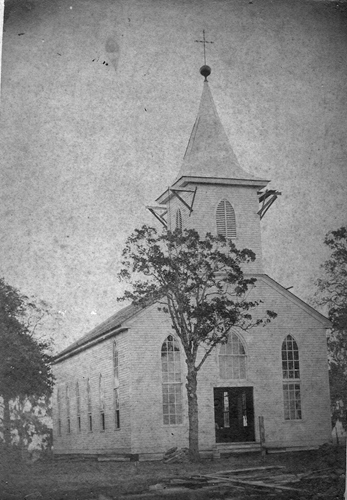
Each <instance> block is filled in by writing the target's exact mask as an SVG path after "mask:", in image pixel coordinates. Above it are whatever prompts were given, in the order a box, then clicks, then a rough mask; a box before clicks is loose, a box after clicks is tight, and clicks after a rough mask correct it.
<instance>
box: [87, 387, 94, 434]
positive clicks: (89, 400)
mask: <svg viewBox="0 0 347 500" xmlns="http://www.w3.org/2000/svg"><path fill="white" fill-rule="evenodd" d="M87 410H88V426H89V432H92V431H93V415H92V394H91V391H90V381H89V378H88V379H87Z"/></svg>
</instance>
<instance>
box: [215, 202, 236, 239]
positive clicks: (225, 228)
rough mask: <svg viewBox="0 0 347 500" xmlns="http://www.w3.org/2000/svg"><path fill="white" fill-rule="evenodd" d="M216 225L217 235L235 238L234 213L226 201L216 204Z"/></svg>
mask: <svg viewBox="0 0 347 500" xmlns="http://www.w3.org/2000/svg"><path fill="white" fill-rule="evenodd" d="M216 223H217V234H220V235H222V236H224V237H225V238H236V220H235V212H234V209H233V207H232V205H231V203H229V201H228V200H222V201H220V202H219V203H218V206H217V211H216Z"/></svg>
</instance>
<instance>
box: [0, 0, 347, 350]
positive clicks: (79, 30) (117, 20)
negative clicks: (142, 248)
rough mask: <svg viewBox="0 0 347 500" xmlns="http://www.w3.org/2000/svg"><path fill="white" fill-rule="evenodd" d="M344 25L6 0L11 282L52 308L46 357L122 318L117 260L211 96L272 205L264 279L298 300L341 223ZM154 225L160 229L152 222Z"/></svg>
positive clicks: (204, 4)
mask: <svg viewBox="0 0 347 500" xmlns="http://www.w3.org/2000/svg"><path fill="white" fill-rule="evenodd" d="M346 25H347V12H346V9H345V7H344V5H343V4H341V3H340V4H338V3H336V2H331V1H327V2H325V1H309V0H291V1H288V0H273V1H271V0H253V1H249V0H216V1H211V0H209V1H208V0H190V1H188V0H181V1H180V0H170V1H168V0H166V1H165V0H161V1H158V0H119V1H116V0H97V1H96V0H89V1H88V0H71V1H67V0H59V1H56V0H23V1H21V0H17V1H15V0H8V2H7V8H6V10H5V25H4V35H3V58H2V91H1V118H0V120H1V122H0V151H1V172H0V175H1V178H0V190H1V203H0V213H1V215H0V238H1V240H0V241H1V266H0V271H1V274H2V275H3V276H4V278H5V279H6V280H7V281H8V282H9V283H10V284H13V285H15V286H16V287H18V288H19V289H20V290H21V291H22V292H23V293H26V294H35V295H36V296H37V297H39V298H41V299H44V300H46V301H48V302H49V303H51V304H52V306H53V307H54V309H55V310H57V311H61V318H62V321H61V331H60V332H59V335H58V336H57V348H62V347H65V346H66V345H67V344H68V343H70V342H72V341H73V340H75V339H76V338H78V337H79V336H80V335H82V334H84V333H86V331H87V330H88V329H90V328H92V327H93V326H95V325H96V324H97V323H99V322H100V321H102V320H104V319H106V318H107V317H108V316H109V315H111V314H112V313H113V312H115V311H116V310H117V309H119V308H120V307H121V306H120V305H119V304H118V303H117V301H116V297H117V295H119V294H120V293H121V288H120V286H119V284H118V282H117V277H116V275H117V272H118V270H119V262H120V253H121V249H122V247H123V244H124V241H125V239H126V237H127V235H129V234H130V233H131V231H132V230H133V229H134V228H135V227H139V226H141V225H142V224H144V223H151V224H157V223H156V221H155V219H153V216H152V215H151V214H150V213H149V212H148V211H146V209H145V206H146V205H148V204H151V203H153V201H154V199H155V198H156V197H157V196H158V195H159V194H161V193H162V191H163V190H164V189H165V188H166V187H167V186H168V185H170V184H171V183H172V181H173V180H174V179H175V177H176V175H177V173H178V171H179V168H180V164H181V161H182V158H183V155H184V151H185V148H186V145H187V142H188V139H189V135H190V132H191V129H192V127H193V124H194V120H195V117H196V113H197V110H198V105H199V100H200V96H201V92H202V86H203V84H202V80H203V79H202V77H201V76H200V74H199V68H200V66H201V65H202V64H203V50H202V44H199V43H196V42H195V40H196V39H201V37H202V30H203V29H205V30H206V36H207V39H208V40H211V41H213V44H209V45H207V62H208V64H209V65H210V66H211V67H212V74H211V76H210V78H209V81H210V88H211V91H212V94H213V97H214V100H215V103H216V106H217V109H218V112H219V115H220V118H221V121H222V123H223V125H224V127H225V130H226V132H227V135H228V137H229V139H230V142H231V145H232V147H233V149H234V152H235V154H236V156H237V157H238V160H239V162H240V164H241V166H242V168H243V169H244V170H246V171H248V172H249V173H251V174H253V175H255V176H257V177H260V178H268V179H271V180H272V181H271V184H270V187H271V188H274V189H278V190H279V191H281V192H282V196H280V197H279V199H278V200H277V201H276V202H275V204H274V205H273V206H272V207H271V209H270V211H269V212H268V213H267V214H266V216H265V217H264V219H263V220H262V222H261V225H262V238H263V254H264V267H265V272H266V273H267V274H269V275H270V276H271V277H273V278H274V279H275V280H276V281H278V282H279V283H280V284H282V285H283V286H285V287H289V286H293V289H292V291H293V292H294V293H295V294H296V295H298V296H299V297H301V298H302V299H304V300H309V299H310V298H311V297H312V295H313V292H314V288H313V286H312V283H313V281H314V280H315V279H316V277H317V276H318V273H319V266H320V264H321V263H322V262H323V261H324V259H325V258H326V257H327V254H326V250H325V249H324V247H323V244H322V242H323V239H324V235H325V234H326V233H327V232H328V231H329V230H332V229H336V228H338V227H340V226H342V225H345V224H347V220H346V219H347V217H346V213H347V196H346V194H347V189H346V180H347V173H346V165H347V163H346V160H347V151H346V129H347V127H346V125H347V124H346V121H347V100H346V90H347V89H346V82H347V64H346V63H347V61H346V59H347V50H346V49H347V29H346ZM158 224H159V223H158Z"/></svg>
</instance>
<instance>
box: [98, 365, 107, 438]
mask: <svg viewBox="0 0 347 500" xmlns="http://www.w3.org/2000/svg"><path fill="white" fill-rule="evenodd" d="M99 409H100V430H101V431H104V430H105V428H106V425H105V387H104V379H103V378H102V375H101V373H100V375H99Z"/></svg>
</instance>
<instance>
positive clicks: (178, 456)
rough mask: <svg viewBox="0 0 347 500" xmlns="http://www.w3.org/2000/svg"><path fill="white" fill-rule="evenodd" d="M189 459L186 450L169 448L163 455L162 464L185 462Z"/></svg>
mask: <svg viewBox="0 0 347 500" xmlns="http://www.w3.org/2000/svg"><path fill="white" fill-rule="evenodd" d="M188 458H189V450H188V448H170V449H169V450H168V451H167V452H166V453H165V455H164V458H163V462H164V464H172V463H181V462H187V461H188Z"/></svg>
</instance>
